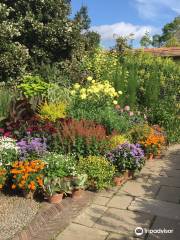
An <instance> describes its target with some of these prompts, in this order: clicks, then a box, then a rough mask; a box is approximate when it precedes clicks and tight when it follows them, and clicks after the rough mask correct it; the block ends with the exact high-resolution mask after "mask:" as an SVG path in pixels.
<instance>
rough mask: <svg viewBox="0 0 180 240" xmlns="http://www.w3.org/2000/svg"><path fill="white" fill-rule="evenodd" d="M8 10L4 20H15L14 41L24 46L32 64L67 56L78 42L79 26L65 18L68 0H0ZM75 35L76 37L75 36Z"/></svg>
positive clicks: (69, 8) (68, 6) (68, 10)
mask: <svg viewBox="0 0 180 240" xmlns="http://www.w3.org/2000/svg"><path fill="white" fill-rule="evenodd" d="M1 2H3V4H5V5H6V6H7V8H8V9H12V11H11V12H10V14H9V15H8V16H7V21H11V22H13V23H16V24H17V26H18V30H19V32H20V34H19V35H18V36H14V37H13V41H14V42H19V43H20V44H22V45H24V46H26V48H27V49H28V50H29V53H30V56H31V62H32V64H40V63H41V62H45V63H47V62H56V61H59V60H61V59H66V58H70V57H71V54H72V49H73V48H74V46H76V45H77V44H78V42H77V41H76V39H77V38H78V36H79V35H80V26H79V25H77V24H74V22H73V21H72V20H71V19H70V18H69V14H70V10H71V4H70V3H71V1H70V0H26V1H24V0H16V1H12V0H2V1H1ZM76 36H77V37H76Z"/></svg>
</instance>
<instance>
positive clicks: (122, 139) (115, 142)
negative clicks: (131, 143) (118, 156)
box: [109, 135, 128, 149]
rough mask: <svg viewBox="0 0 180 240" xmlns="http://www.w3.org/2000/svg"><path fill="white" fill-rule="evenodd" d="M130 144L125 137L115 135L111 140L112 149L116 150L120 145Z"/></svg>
mask: <svg viewBox="0 0 180 240" xmlns="http://www.w3.org/2000/svg"><path fill="white" fill-rule="evenodd" d="M125 142H128V140H127V138H126V137H125V136H124V135H114V136H112V137H111V138H110V139H109V145H110V148H111V149H114V148H116V147H117V146H118V145H120V144H123V143H125Z"/></svg>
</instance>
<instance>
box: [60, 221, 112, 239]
mask: <svg viewBox="0 0 180 240" xmlns="http://www.w3.org/2000/svg"><path fill="white" fill-rule="evenodd" d="M107 236H108V233H107V232H104V231H101V230H98V229H94V228H88V227H85V226H82V225H79V224H75V223H72V224H70V225H69V226H68V227H67V228H66V229H65V230H64V231H63V232H62V233H61V234H60V235H59V236H58V237H57V238H56V240H105V239H106V238H107Z"/></svg>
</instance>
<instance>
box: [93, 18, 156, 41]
mask: <svg viewBox="0 0 180 240" xmlns="http://www.w3.org/2000/svg"><path fill="white" fill-rule="evenodd" d="M91 30H92V31H95V32H98V33H99V34H100V35H101V38H102V40H112V39H114V38H115V37H116V36H128V35H130V34H132V33H133V34H134V36H133V37H134V39H140V38H141V37H142V36H143V35H144V34H145V32H146V31H148V32H149V33H150V34H154V33H157V32H159V29H157V28H154V27H153V26H143V25H142V26H141V25H133V24H131V23H125V22H119V23H115V24H111V25H100V26H93V27H91Z"/></svg>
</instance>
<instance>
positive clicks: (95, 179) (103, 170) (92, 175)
mask: <svg viewBox="0 0 180 240" xmlns="http://www.w3.org/2000/svg"><path fill="white" fill-rule="evenodd" d="M78 169H79V171H81V172H83V173H86V174H87V175H88V185H89V187H90V188H93V189H103V188H108V187H110V186H111V183H112V178H113V176H114V174H115V168H114V167H113V165H112V164H111V163H109V162H108V160H107V159H105V158H104V157H101V156H99V157H98V156H88V157H87V158H80V160H79V163H78Z"/></svg>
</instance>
